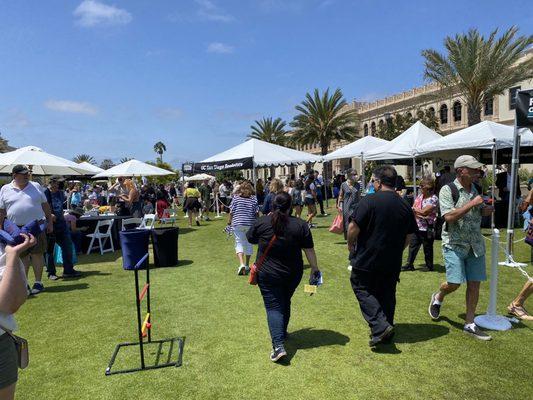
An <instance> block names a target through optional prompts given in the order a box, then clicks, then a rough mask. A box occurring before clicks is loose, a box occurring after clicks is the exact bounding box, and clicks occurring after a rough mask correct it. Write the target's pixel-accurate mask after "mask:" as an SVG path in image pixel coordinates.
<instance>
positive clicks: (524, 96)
mask: <svg viewBox="0 0 533 400" xmlns="http://www.w3.org/2000/svg"><path fill="white" fill-rule="evenodd" d="M516 125H517V126H518V127H519V128H533V89H531V90H522V91H520V92H518V94H517V95H516Z"/></svg>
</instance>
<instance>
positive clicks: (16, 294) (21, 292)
mask: <svg viewBox="0 0 533 400" xmlns="http://www.w3.org/2000/svg"><path fill="white" fill-rule="evenodd" d="M22 237H23V238H24V241H23V242H22V243H21V244H19V245H17V246H6V247H5V254H3V255H2V256H0V260H2V258H4V257H5V265H1V264H0V399H2V400H12V399H14V398H15V386H16V384H17V380H18V362H17V350H16V348H15V343H14V341H13V339H12V338H11V336H9V335H8V334H7V333H6V331H5V329H7V330H8V331H9V332H12V331H15V330H16V329H17V324H16V322H15V318H14V316H13V315H14V314H15V313H16V312H17V311H18V309H19V308H20V307H21V306H22V305H23V304H24V302H25V301H26V298H27V297H28V293H27V290H26V287H27V285H28V283H27V280H26V274H25V271H24V264H23V263H22V261H21V259H20V256H21V254H23V253H24V252H25V251H27V250H28V249H30V248H31V247H33V246H35V244H36V243H37V240H36V239H35V237H34V236H32V235H25V234H22ZM2 264H3V263H2Z"/></svg>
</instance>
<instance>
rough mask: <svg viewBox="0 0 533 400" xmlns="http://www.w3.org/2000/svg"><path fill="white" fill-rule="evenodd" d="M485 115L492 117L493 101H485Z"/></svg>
mask: <svg viewBox="0 0 533 400" xmlns="http://www.w3.org/2000/svg"><path fill="white" fill-rule="evenodd" d="M484 108H485V115H493V114H494V100H493V99H488V100H485V107H484Z"/></svg>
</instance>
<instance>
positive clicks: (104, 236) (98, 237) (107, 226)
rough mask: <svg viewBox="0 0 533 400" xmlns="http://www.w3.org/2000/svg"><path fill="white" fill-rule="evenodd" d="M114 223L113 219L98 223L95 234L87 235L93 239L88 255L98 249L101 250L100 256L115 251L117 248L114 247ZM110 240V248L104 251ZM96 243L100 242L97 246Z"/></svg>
mask: <svg viewBox="0 0 533 400" xmlns="http://www.w3.org/2000/svg"><path fill="white" fill-rule="evenodd" d="M113 222H114V221H113V220H112V219H109V220H105V221H98V222H97V224H96V228H95V229H94V232H93V233H89V234H88V235H87V236H88V237H90V238H91V243H90V244H89V249H88V250H87V254H90V253H91V251H92V250H93V249H96V248H100V254H104V253H107V252H114V251H115V247H114V246H113V237H112V236H111V228H112V227H113ZM102 228H104V232H102ZM108 239H109V242H110V247H109V248H107V249H104V247H105V245H106V243H107V240H108ZM95 241H98V243H96V244H95Z"/></svg>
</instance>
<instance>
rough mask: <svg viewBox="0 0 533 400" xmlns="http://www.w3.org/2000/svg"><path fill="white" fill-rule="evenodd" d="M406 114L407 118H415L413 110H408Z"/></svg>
mask: <svg viewBox="0 0 533 400" xmlns="http://www.w3.org/2000/svg"><path fill="white" fill-rule="evenodd" d="M405 116H406V117H407V119H413V114H412V113H411V112H408V113H407V114H405Z"/></svg>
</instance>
